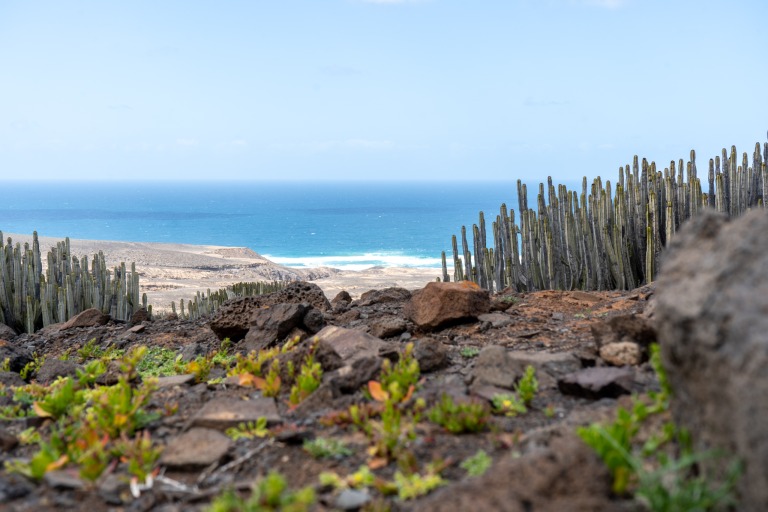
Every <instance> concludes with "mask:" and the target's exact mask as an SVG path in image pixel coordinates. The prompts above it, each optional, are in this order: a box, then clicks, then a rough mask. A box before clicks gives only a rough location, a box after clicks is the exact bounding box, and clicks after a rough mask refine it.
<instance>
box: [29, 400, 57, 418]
mask: <svg viewBox="0 0 768 512" xmlns="http://www.w3.org/2000/svg"><path fill="white" fill-rule="evenodd" d="M32 410H33V411H34V412H35V414H37V415H38V416H39V417H41V418H50V417H52V416H53V415H52V414H51V413H49V412H48V411H46V410H45V409H43V408H42V407H41V406H40V402H34V403H33V404H32Z"/></svg>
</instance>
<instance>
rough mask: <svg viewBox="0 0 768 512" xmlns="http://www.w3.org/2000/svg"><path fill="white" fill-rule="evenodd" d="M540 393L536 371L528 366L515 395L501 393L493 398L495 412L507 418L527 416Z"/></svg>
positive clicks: (518, 383)
mask: <svg viewBox="0 0 768 512" xmlns="http://www.w3.org/2000/svg"><path fill="white" fill-rule="evenodd" d="M538 391H539V381H538V380H537V379H536V370H535V369H534V368H533V366H527V367H526V368H525V373H524V374H523V376H522V377H521V378H520V380H519V381H518V382H517V384H515V390H514V392H513V393H499V394H498V395H495V396H494V397H493V399H492V400H491V402H492V403H493V411H494V412H495V413H496V414H503V415H505V416H517V415H518V414H525V413H526V412H528V407H530V405H531V402H532V401H533V398H534V397H535V396H536V393H537V392H538Z"/></svg>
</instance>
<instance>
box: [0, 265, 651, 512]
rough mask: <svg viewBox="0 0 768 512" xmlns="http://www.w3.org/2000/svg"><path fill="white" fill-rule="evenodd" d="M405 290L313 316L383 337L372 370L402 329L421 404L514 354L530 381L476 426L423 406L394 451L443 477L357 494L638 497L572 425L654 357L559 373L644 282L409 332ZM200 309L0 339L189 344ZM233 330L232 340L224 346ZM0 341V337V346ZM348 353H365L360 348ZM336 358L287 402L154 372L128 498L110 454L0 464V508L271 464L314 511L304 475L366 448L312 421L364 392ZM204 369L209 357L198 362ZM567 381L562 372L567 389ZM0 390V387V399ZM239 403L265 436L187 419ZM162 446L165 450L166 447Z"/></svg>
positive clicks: (329, 502)
mask: <svg viewBox="0 0 768 512" xmlns="http://www.w3.org/2000/svg"><path fill="white" fill-rule="evenodd" d="M235 256H239V255H235ZM407 295H410V294H408V293H407V292H401V291H397V290H395V291H393V292H390V291H388V290H384V291H383V292H377V293H376V294H373V295H368V296H363V298H362V299H359V300H356V301H352V302H351V303H348V302H346V301H344V300H338V301H333V302H332V309H329V310H328V311H325V312H323V315H322V317H323V318H322V320H324V322H325V323H326V324H327V325H331V326H338V327H343V328H349V329H352V330H355V331H362V332H375V333H377V334H379V335H380V336H391V337H385V338H383V339H381V340H380V342H381V344H380V345H379V344H378V342H377V344H376V346H377V347H378V349H377V350H376V351H375V352H374V356H372V357H369V358H368V361H369V362H371V364H372V365H373V370H372V371H373V372H374V373H373V375H375V372H376V369H377V367H376V365H377V364H378V365H380V360H381V357H397V356H396V354H397V353H398V352H399V351H400V350H401V349H402V348H403V347H404V345H405V343H406V342H408V341H413V342H415V343H416V347H417V357H418V358H419V359H420V363H421V364H422V367H423V368H425V369H427V368H431V371H428V372H427V371H423V372H422V379H421V382H420V385H419V387H418V389H417V390H416V393H415V394H414V397H413V398H414V399H418V398H424V399H425V400H426V402H427V403H428V404H429V405H431V404H434V403H435V402H436V401H437V400H438V399H439V397H440V395H441V394H442V393H448V394H450V395H451V396H454V397H458V398H461V399H479V400H482V399H483V397H485V398H486V399H487V398H488V397H489V396H490V395H492V394H493V393H494V390H495V391H499V388H498V387H495V388H494V387H493V386H494V385H498V384H493V383H492V382H495V381H493V379H495V378H501V379H502V380H504V379H505V378H506V377H507V376H508V373H506V372H514V371H516V368H519V367H520V366H521V365H524V364H531V365H533V366H534V367H535V368H536V370H537V376H538V378H539V383H540V389H539V392H538V394H537V395H536V397H535V399H534V400H533V403H532V406H531V410H530V411H529V412H528V413H526V414H524V415H520V416H517V417H505V416H493V417H492V419H491V424H490V426H489V427H490V428H488V429H486V430H485V431H484V432H482V433H478V434H463V435H453V434H450V433H449V432H447V431H445V430H444V429H442V428H441V427H439V426H437V425H435V424H432V423H430V422H428V421H426V420H425V419H422V421H421V422H420V423H419V424H418V426H417V430H416V433H417V437H416V439H414V440H412V441H411V442H410V444H409V446H408V450H409V451H410V452H411V453H412V454H413V456H414V457H415V459H416V466H417V467H418V468H424V466H425V465H426V464H428V463H430V462H433V461H436V460H442V461H443V462H444V463H445V464H446V467H445V469H444V470H443V472H442V476H443V478H444V479H445V480H446V485H444V486H442V487H440V488H438V489H437V490H435V491H433V492H431V493H430V494H429V495H427V496H425V497H421V498H418V499H415V500H408V501H401V500H399V499H398V498H396V497H382V496H381V495H380V494H379V493H378V491H375V490H370V495H371V499H372V500H373V501H372V502H371V503H369V505H368V506H369V507H372V504H375V505H377V506H380V505H388V506H389V507H390V508H391V509H392V510H510V511H517V510H521V511H523V510H535V511H547V510H553V511H554V510H570V511H578V510H595V511H598V510H601V511H604V510H636V509H638V507H637V504H636V503H634V502H632V501H631V500H626V499H620V498H618V497H615V496H612V495H611V492H610V482H611V481H610V476H609V474H608V473H607V471H606V470H605V468H604V466H603V465H602V463H601V462H600V461H599V459H598V458H597V456H596V455H595V454H594V453H593V452H592V451H591V450H590V449H589V448H588V447H586V445H584V444H583V443H582V442H581V441H580V440H579V439H578V437H576V436H575V435H574V432H575V429H576V427H577V426H579V425H585V424H588V423H591V422H593V421H597V420H601V419H606V418H609V417H610V416H611V414H612V413H613V411H614V409H615V408H616V406H617V404H618V403H620V402H621V403H623V401H626V400H627V398H626V397H627V396H628V395H627V393H629V392H643V391H647V390H649V389H654V388H656V386H657V384H656V380H655V377H654V375H653V371H652V370H651V368H650V366H649V365H648V363H647V362H643V363H641V364H639V365H636V366H630V367H624V370H625V373H624V375H623V377H622V379H623V380H621V381H620V382H619V383H618V384H616V383H614V384H612V385H613V387H610V386H606V387H604V388H601V389H602V390H597V391H594V390H588V391H583V390H582V391H579V389H580V388H579V386H578V385H575V384H574V385H571V384H568V385H566V384H565V382H566V381H568V379H571V380H572V381H574V380H579V379H577V378H576V377H573V374H575V373H579V372H580V371H582V369H584V368H588V367H595V368H598V369H601V368H605V367H606V366H607V363H605V362H604V361H603V360H602V359H600V357H599V355H598V350H599V347H598V346H597V345H596V343H595V339H594V337H593V334H592V328H593V327H594V326H598V328H597V330H596V332H604V329H605V327H604V326H605V325H606V324H607V322H606V321H607V320H610V319H612V318H617V319H620V318H621V317H627V316H628V315H629V316H630V317H631V318H641V319H643V318H645V316H646V315H647V311H646V309H647V306H648V300H649V298H650V297H651V296H652V295H653V289H652V288H651V287H645V288H641V289H637V290H633V291H629V292H619V291H608V292H590V293H586V292H566V291H542V292H534V293H502V294H497V295H496V296H494V297H493V298H492V300H491V304H490V309H491V312H490V313H488V314H486V315H481V317H480V319H479V320H468V321H465V322H464V323H461V324H459V325H452V326H450V327H447V328H444V329H442V330H436V331H429V332H419V331H418V330H417V328H416V327H415V325H414V324H413V323H412V322H411V321H410V320H408V319H407V318H406V316H405V315H404V313H403V309H404V308H405V306H406V304H407V302H408V299H407V298H406V297H407ZM306 318H307V317H305V320H304V322H305V323H307V322H308V321H307V320H306ZM209 320H210V319H206V320H200V321H196V322H189V321H183V320H159V321H144V322H142V323H141V324H138V325H137V326H131V325H127V324H123V323H118V322H114V321H112V320H110V321H109V322H108V323H107V324H106V325H99V326H94V327H85V328H73V329H68V330H59V328H58V327H57V326H52V327H49V328H47V329H45V330H43V331H40V332H38V333H35V334H33V335H26V334H25V335H19V336H15V337H12V336H6V338H9V339H5V340H4V341H2V342H0V344H2V345H4V346H5V347H6V349H7V350H11V349H12V350H15V351H17V352H24V353H27V354H32V353H36V354H37V355H38V356H45V358H46V359H47V360H49V361H50V360H53V359H54V358H57V357H60V356H62V355H63V354H65V353H69V354H75V353H76V351H77V350H78V349H80V348H81V347H82V346H83V345H84V344H85V343H86V342H88V341H89V340H91V339H94V338H95V339H96V340H97V343H98V344H99V345H100V346H102V347H108V346H116V347H119V348H122V349H127V348H130V347H132V346H135V345H146V346H148V347H156V346H161V347H166V348H170V349H173V350H175V351H178V352H179V353H181V354H182V355H183V356H184V357H185V358H189V357H194V356H195V355H198V354H207V353H210V352H212V351H215V350H218V349H219V347H220V344H221V341H220V340H219V339H218V337H217V336H216V335H215V334H214V332H213V331H212V330H211V328H210V322H209ZM315 320H317V319H316V318H315ZM618 323H621V322H618ZM392 326H394V328H390V327H392ZM601 329H603V331H601ZM393 333H394V334H393ZM321 334H322V331H321ZM243 343H244V341H240V342H238V343H237V344H236V345H235V348H236V349H237V348H240V347H241V346H242V344H243ZM489 347H491V348H489ZM493 347H495V348H493ZM470 349H478V350H480V354H479V355H477V354H473V353H472V352H471V351H470ZM2 350H3V347H2V346H0V355H2ZM339 353H341V350H339ZM393 354H395V355H394V356H393ZM499 354H501V357H498V356H499ZM358 356H359V354H358ZM358 356H355V357H358ZM337 357H338V356H337ZM345 357H346V356H343V357H341V359H344V358H345ZM360 358H361V360H363V361H365V360H366V359H365V357H364V356H360ZM72 359H76V358H72ZM342 363H344V361H342ZM325 364H326V363H324V365H325ZM328 364H329V365H330V363H328ZM364 366H365V365H364V364H362V363H361V364H356V365H355V366H353V367H352V368H353V370H354V371H363V370H366V368H363V367H364ZM331 367H332V366H329V368H331ZM361 368H362V370H361ZM12 369H13V368H12ZM339 371H340V370H336V371H326V374H325V376H324V384H323V386H321V388H319V390H318V391H316V392H315V394H314V395H312V396H310V398H309V399H308V400H307V401H306V402H304V403H303V404H301V405H300V406H299V407H298V408H296V409H295V410H291V409H290V407H289V406H288V404H287V395H288V391H287V389H284V390H283V391H282V392H281V394H280V395H279V396H278V397H277V398H276V399H275V400H272V399H264V398H263V397H261V396H260V392H258V391H256V390H255V389H254V388H252V387H240V386H238V385H236V384H232V383H229V384H223V383H220V384H206V383H200V384H195V383H194V382H182V383H178V384H175V385H169V386H166V387H162V388H160V389H159V390H158V391H156V392H155V393H154V395H153V398H152V401H151V403H150V406H149V409H150V410H153V411H159V412H163V411H166V410H167V409H171V410H174V409H175V413H166V415H164V416H163V417H162V418H161V419H159V420H156V421H154V422H153V423H151V424H150V425H149V426H148V429H147V430H148V431H149V433H150V435H151V438H152V440H153V441H154V442H156V443H158V444H159V445H163V446H165V447H166V448H165V451H166V454H165V456H164V457H168V458H167V459H163V460H161V464H160V465H159V471H160V473H159V476H158V477H156V478H155V480H154V482H153V485H152V487H151V488H150V489H145V490H142V491H141V493H140V495H139V496H138V497H133V496H131V494H130V493H129V492H128V488H127V485H126V484H125V483H124V480H125V479H126V478H127V474H128V473H127V471H126V469H125V467H123V465H117V464H116V465H112V466H110V468H109V469H108V471H107V474H105V475H102V477H101V478H100V479H98V480H97V481H96V482H94V483H91V482H87V481H84V480H81V479H80V478H78V477H77V472H76V471H72V468H69V470H68V469H67V468H65V470H64V471H63V472H56V473H55V474H54V476H52V477H51V478H46V479H44V480H43V481H41V482H33V481H30V480H27V479H25V478H23V477H21V476H19V475H17V474H11V473H8V472H7V471H5V470H0V503H2V504H1V505H0V509H2V510H12V511H27V510H29V511H31V510H35V511H41V510H89V511H92V512H97V511H102V510H104V511H106V510H115V511H117V510H130V511H144V510H158V511H163V512H170V511H187V510H191V511H195V510H204V509H205V507H206V506H207V505H208V504H209V503H210V502H211V500H212V499H213V497H215V496H216V495H218V494H219V493H220V492H221V491H222V490H223V489H225V488H228V487H232V486H234V487H236V488H237V489H240V490H241V492H243V493H245V494H247V489H248V488H249V486H250V484H251V483H252V482H254V481H255V480H256V479H258V478H260V477H262V476H264V475H265V474H266V473H267V472H268V471H270V470H277V471H280V472H281V473H282V474H283V475H285V476H286V477H287V481H288V482H289V485H290V487H291V488H292V489H293V488H299V487H301V486H307V485H312V486H315V487H316V490H317V495H318V504H317V505H316V507H315V509H314V510H338V507H337V506H338V505H341V504H340V503H339V502H338V501H337V500H338V499H339V497H338V492H337V493H334V492H331V491H330V490H329V489H324V488H321V487H319V484H318V474H319V473H320V472H321V471H335V472H337V473H339V474H340V475H342V476H344V475H347V474H351V473H352V472H354V471H356V470H357V468H358V467H360V466H361V465H364V464H366V463H367V462H369V459H368V457H367V455H366V449H367V447H368V441H367V439H366V437H365V436H364V435H363V434H362V433H360V432H357V431H355V430H354V429H353V428H351V427H348V426H340V425H336V426H325V424H324V422H322V421H321V419H322V418H323V417H328V415H330V414H332V413H334V412H336V413H338V412H341V411H345V410H346V409H347V408H348V407H349V405H351V404H354V403H363V402H367V401H368V400H367V399H366V398H365V397H364V396H363V393H362V391H361V390H360V386H357V387H355V388H353V389H352V390H346V391H345V390H344V389H342V388H341V387H339V386H340V385H339V382H341V380H343V379H342V377H341V376H340V374H339ZM366 371H367V370H366ZM12 373H13V372H6V374H5V375H6V376H5V377H3V379H2V380H0V382H6V383H8V384H7V386H8V388H9V389H10V388H11V387H12V386H13V385H14V384H13V383H14V382H15V383H16V384H18V383H19V382H18V379H17V380H14V379H15V377H12V376H8V375H10V374H12ZM363 373H364V372H363ZM218 375H219V376H221V373H219V374H218ZM215 376H217V374H216V370H214V374H213V375H212V376H211V377H215ZM347 377H349V376H347ZM364 377H365V376H364V375H363V377H361V378H364ZM366 382H367V381H366ZM617 382H618V381H617ZM489 383H490V384H489ZM569 386H571V387H569ZM572 386H576V388H575V389H576V390H575V391H574V387H572ZM622 386H623V387H622ZM561 389H563V390H565V391H566V392H565V393H564V392H562V391H561ZM616 389H618V390H619V391H618V392H617V391H616ZM501 391H504V390H503V389H501ZM574 393H576V394H574ZM579 394H580V395H582V396H578V395H579ZM478 397H479V398H478ZM244 399H247V400H248V401H247V402H245V401H244ZM2 400H4V399H3V398H2V397H0V406H1V405H3V403H2ZM5 400H6V401H7V398H6V399H5ZM233 401H234V402H233ZM228 404H229V405H228ZM238 404H240V405H238ZM244 404H248V407H255V408H257V409H258V407H267V408H273V409H274V407H275V406H276V413H277V416H275V423H279V426H277V427H274V428H273V433H275V435H274V437H272V438H265V439H259V438H256V439H250V440H249V439H239V440H237V441H232V442H227V440H226V439H222V438H223V436H220V435H219V434H218V433H216V432H215V431H212V430H209V429H204V430H203V429H200V428H198V427H196V426H195V424H196V423H195V422H197V424H198V425H200V424H201V423H200V421H199V420H200V411H201V410H202V409H203V408H204V407H206V408H208V407H213V406H216V407H221V408H223V413H221V414H222V415H223V416H224V417H226V416H227V415H233V414H236V413H237V414H240V413H242V414H246V412H247V411H246V409H248V407H246V406H245V405H244ZM228 407H229V408H230V409H227V408H228ZM262 410H266V409H262ZM206 425H208V426H209V427H210V425H211V424H210V423H208V424H206ZM28 426H37V427H39V431H40V432H41V433H43V434H46V433H47V431H48V429H49V427H50V425H49V423H48V422H46V421H44V420H42V421H41V420H40V419H38V418H34V417H32V418H26V419H15V420H12V419H5V420H0V447H3V451H2V452H1V453H0V462H6V461H9V460H12V459H16V458H22V459H23V458H26V457H30V456H31V455H32V454H33V453H34V446H29V445H21V444H18V443H17V442H16V440H17V436H18V434H19V433H20V432H21V431H22V430H24V429H25V428H27V427H28ZM200 430H202V432H200ZM214 430H215V429H214ZM182 436H184V437H182ZM313 437H334V438H339V439H342V440H344V441H346V442H347V444H348V446H349V447H350V448H351V449H352V451H353V454H352V455H351V456H349V457H345V458H339V459H329V460H323V459H315V458H313V457H312V456H310V455H309V454H308V453H307V452H305V451H304V450H303V449H302V445H301V442H302V440H303V439H306V438H313ZM480 449H482V450H485V451H486V452H487V453H488V454H489V455H490V456H491V457H492V459H493V461H494V463H493V466H492V467H491V468H490V469H489V470H488V472H487V473H486V474H485V475H484V476H481V477H469V476H468V475H467V473H466V471H465V470H464V469H462V468H461V467H460V463H461V462H462V461H463V460H465V459H466V458H468V457H470V456H472V455H473V454H475V453H476V452H477V451H478V450H480ZM217 450H218V451H217ZM173 458H175V459H177V460H175V461H171V459H173ZM178 459H181V460H182V462H179V461H178ZM169 461H170V462H169ZM190 461H191V462H190ZM171 462H172V463H171ZM396 469H397V464H396V463H395V462H390V463H389V464H387V465H385V466H383V467H380V468H377V469H375V470H374V473H375V474H376V475H377V476H378V477H381V478H385V479H392V477H393V474H394V472H395V470H396ZM370 509H372V510H373V508H370ZM382 509H384V508H378V509H377V510H382Z"/></svg>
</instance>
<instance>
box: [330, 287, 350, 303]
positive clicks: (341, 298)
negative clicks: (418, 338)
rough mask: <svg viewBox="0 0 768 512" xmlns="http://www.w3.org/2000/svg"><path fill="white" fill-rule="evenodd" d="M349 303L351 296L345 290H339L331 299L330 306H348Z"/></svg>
mask: <svg viewBox="0 0 768 512" xmlns="http://www.w3.org/2000/svg"><path fill="white" fill-rule="evenodd" d="M350 302H352V296H351V295H350V294H349V292H347V291H346V290H341V291H340V292H339V293H337V294H336V296H335V297H334V298H333V299H331V304H332V305H334V306H335V305H336V304H349V303H350Z"/></svg>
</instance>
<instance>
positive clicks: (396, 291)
mask: <svg viewBox="0 0 768 512" xmlns="http://www.w3.org/2000/svg"><path fill="white" fill-rule="evenodd" d="M410 298H411V292H409V291H408V290H406V289H405V288H399V287H392V288H384V289H383V290H370V291H367V292H365V293H364V294H362V295H361V296H360V300H359V301H358V305H359V306H373V305H374V304H384V303H387V302H405V301H406V300H408V299H410Z"/></svg>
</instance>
